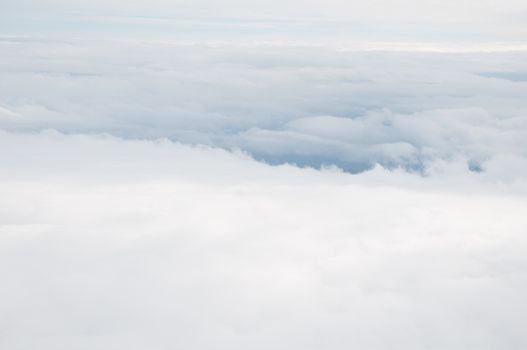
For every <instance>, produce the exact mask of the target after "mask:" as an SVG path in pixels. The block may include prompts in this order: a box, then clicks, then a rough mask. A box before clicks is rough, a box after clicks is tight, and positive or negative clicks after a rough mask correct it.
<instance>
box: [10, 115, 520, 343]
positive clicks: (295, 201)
mask: <svg viewBox="0 0 527 350" xmlns="http://www.w3.org/2000/svg"><path fill="white" fill-rule="evenodd" d="M311 122H317V121H316V120H315V121H309V120H308V121H307V122H306V123H304V124H300V125H298V124H297V125H296V126H295V127H298V128H306V127H308V126H309V125H310V123H311ZM320 132H323V130H321V131H320ZM0 145H1V147H2V149H3V150H4V151H3V152H1V153H0V165H1V169H2V171H1V172H0V276H1V279H2V280H1V285H2V287H1V288H0V324H1V325H2V326H1V332H0V347H1V348H2V349H4V348H5V349H13V350H18V349H53V350H61V349H64V350H66V349H72V348H75V349H116V348H120V349H141V350H143V349H174V348H183V349H210V348H218V347H221V348H228V349H247V348H251V349H269V348H273V349H349V348H350V347H354V348H360V349H386V348H390V349H405V350H408V349H445V348H448V349H467V348H473V349H476V348H477V349H518V348H525V347H526V346H527V337H526V336H525V329H524V325H523V321H522V320H523V316H524V315H525V314H526V313H527V304H526V303H525V302H524V300H525V291H526V290H527V255H526V254H525V252H526V249H527V245H526V244H527V237H526V236H525V232H527V231H526V229H527V216H526V215H525V210H526V208H527V196H526V193H527V191H526V187H525V185H526V179H525V177H524V175H525V172H523V175H521V174H522V172H519V173H517V174H516V177H515V178H505V177H504V176H503V174H501V173H500V171H499V170H500V169H501V166H500V165H499V164H495V166H490V167H489V170H488V171H487V172H483V173H481V172H480V173H478V172H470V171H469V170H467V169H466V168H465V167H463V166H456V164H455V163H453V162H447V163H440V164H435V165H434V167H432V168H433V170H430V171H431V174H430V176H429V177H421V176H418V175H410V174H408V173H405V172H404V171H400V170H399V171H394V172H390V171H387V170H384V169H381V168H376V169H374V170H372V171H369V172H364V173H362V174H360V175H350V174H346V173H343V172H340V171H337V170H335V169H327V170H323V171H316V170H312V169H299V168H296V167H292V166H281V167H272V166H268V165H264V164H262V163H258V162H256V161H254V160H252V159H250V158H249V157H248V156H246V155H244V154H240V153H238V154H231V153H228V152H226V151H223V150H218V149H210V148H204V147H197V148H193V147H189V146H185V145H182V144H175V143H171V142H169V141H166V140H165V141H162V140H161V141H133V140H128V141H127V140H122V139H117V138H114V137H110V136H75V135H70V136H67V135H63V134H59V133H56V132H46V133H43V134H35V135H27V134H26V135H23V134H12V133H5V132H2V133H0Z"/></svg>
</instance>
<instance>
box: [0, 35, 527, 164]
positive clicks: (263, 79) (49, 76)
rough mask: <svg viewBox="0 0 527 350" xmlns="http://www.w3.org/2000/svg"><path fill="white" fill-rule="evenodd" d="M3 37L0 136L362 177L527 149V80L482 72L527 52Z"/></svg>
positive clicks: (515, 67) (515, 65)
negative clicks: (119, 143)
mask: <svg viewBox="0 0 527 350" xmlns="http://www.w3.org/2000/svg"><path fill="white" fill-rule="evenodd" d="M3 45H4V47H5V48H6V50H5V52H6V54H5V55H3V56H2V58H1V59H0V67H1V69H2V75H3V81H2V84H1V85H0V93H1V96H2V97H1V99H0V103H1V105H2V108H3V110H9V111H10V113H12V114H13V115H14V114H16V118H15V117H13V116H11V117H2V118H1V119H0V128H2V129H4V130H11V131H39V130H43V129H47V128H53V129H56V130H59V131H62V132H74V133H109V134H112V135H116V136H120V137H125V138H146V139H152V138H154V139H155V138H159V137H166V138H169V139H171V140H174V141H179V142H184V143H190V144H203V145H208V146H212V147H221V148H226V149H240V150H242V151H245V152H249V153H251V154H252V155H253V156H255V157H256V158H258V159H262V160H264V161H267V162H271V163H276V164H281V163H287V162H289V163H296V164H299V165H308V166H314V167H320V166H323V165H337V166H339V167H342V168H344V169H346V170H349V171H353V172H356V171H363V170H365V169H369V168H371V167H373V166H375V164H377V163H379V164H382V165H383V166H386V167H403V168H406V169H410V170H419V171H422V170H425V168H426V167H427V166H428V164H429V163H431V162H435V161H437V160H440V159H443V160H449V159H454V158H460V157H461V158H465V159H466V161H467V164H468V165H467V166H469V167H471V168H472V169H473V170H484V169H485V162H487V161H489V160H490V159H492V158H495V157H498V156H500V157H501V156H504V155H510V156H513V157H520V158H522V157H525V151H524V150H525V149H526V147H525V142H524V141H523V140H525V139H527V137H526V135H525V134H526V133H527V130H526V128H527V126H526V125H525V123H524V122H523V121H524V120H525V113H526V111H527V104H526V102H525V101H527V98H526V97H527V96H525V91H527V90H526V89H525V86H524V82H522V81H511V80H512V79H509V80H505V79H496V78H495V77H496V75H495V74H493V75H492V76H489V75H488V73H485V72H492V71H494V72H496V71H499V70H500V69H502V67H503V66H504V65H506V66H507V67H508V70H509V71H510V73H507V74H509V75H510V74H512V75H513V76H515V77H516V76H519V75H518V74H521V72H524V71H525V70H526V69H527V67H526V65H525V63H524V62H527V59H525V58H526V57H524V56H525V51H521V50H520V51H502V50H501V48H499V47H497V49H496V50H497V51H494V52H492V51H491V52H449V51H448V50H447V52H420V51H415V50H414V49H411V48H409V49H404V50H401V48H392V49H389V50H388V49H387V47H385V46H382V45H381V46H379V48H377V49H376V50H372V48H375V46H373V47H372V48H370V49H368V48H366V47H361V46H360V45H359V46H357V48H356V49H354V47H355V46H353V45H351V46H344V47H341V46H334V45H332V44H331V45H328V46H323V47H319V46H305V45H290V44H280V43H277V42H274V43H263V42H259V43H258V42H256V43H253V44H245V45H242V44H239V43H238V44H237V43H234V42H227V43H223V44H221V43H216V44H211V43H209V44H206V43H190V42H188V43H186V44H185V43H180V42H177V41H171V40H165V41H164V40H158V41H155V40H154V41H152V40H92V41H80V40H67V41H48V40H47V41H34V40H33V41H27V40H15V39H10V40H6V41H4V42H3ZM115 48H119V49H118V50H116V49H115ZM28 52H31V56H28V55H27V53H28ZM514 72H516V73H514ZM514 74H516V75H514ZM515 80H518V79H515ZM4 114H5V113H4Z"/></svg>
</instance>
